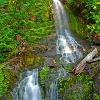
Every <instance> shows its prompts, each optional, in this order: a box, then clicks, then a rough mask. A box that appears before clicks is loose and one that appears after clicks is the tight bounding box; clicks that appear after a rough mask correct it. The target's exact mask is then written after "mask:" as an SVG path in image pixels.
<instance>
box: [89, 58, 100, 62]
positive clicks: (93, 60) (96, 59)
mask: <svg viewBox="0 0 100 100" xmlns="http://www.w3.org/2000/svg"><path fill="white" fill-rule="evenodd" d="M99 60H100V57H98V58H95V59H92V60H90V61H88V63H93V62H96V61H99Z"/></svg>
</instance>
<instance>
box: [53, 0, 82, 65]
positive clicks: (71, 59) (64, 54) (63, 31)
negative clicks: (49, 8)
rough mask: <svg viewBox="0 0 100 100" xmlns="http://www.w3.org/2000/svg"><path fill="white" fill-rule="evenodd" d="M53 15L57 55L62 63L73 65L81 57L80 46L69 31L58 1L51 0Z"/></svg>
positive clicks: (62, 8) (65, 17)
mask: <svg viewBox="0 0 100 100" xmlns="http://www.w3.org/2000/svg"><path fill="white" fill-rule="evenodd" d="M53 13H54V20H55V25H56V33H57V37H58V39H57V54H60V55H61V60H62V61H65V62H66V63H75V62H76V60H77V59H80V58H81V57H82V53H81V50H80V47H81V45H80V44H78V43H77V41H76V40H75V38H74V37H73V36H72V34H71V32H70V30H69V26H68V20H67V19H68V18H67V15H66V13H65V10H64V7H63V5H62V3H61V2H60V1H59V0H53ZM73 24H74V23H73Z"/></svg>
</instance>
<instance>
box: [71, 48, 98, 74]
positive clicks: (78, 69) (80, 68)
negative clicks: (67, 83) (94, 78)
mask: <svg viewBox="0 0 100 100" xmlns="http://www.w3.org/2000/svg"><path fill="white" fill-rule="evenodd" d="M97 53H98V51H97V48H95V49H94V50H93V51H91V52H90V53H89V54H88V55H87V56H86V57H85V58H84V59H83V60H82V61H81V62H80V63H79V64H78V65H77V67H75V68H74V69H73V70H72V72H73V73H74V74H79V73H81V72H82V71H83V69H84V68H85V65H86V63H87V62H89V61H91V60H92V59H93V58H94V57H95V55H96V54H97Z"/></svg>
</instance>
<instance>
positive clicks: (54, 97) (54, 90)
mask: <svg viewBox="0 0 100 100" xmlns="http://www.w3.org/2000/svg"><path fill="white" fill-rule="evenodd" d="M57 73H58V75H57V78H55V79H54V80H53V81H52V82H51V85H50V89H49V93H50V99H49V100H59V99H58V85H57V83H58V80H59V79H61V78H63V77H67V76H68V75H69V73H68V72H66V70H65V69H64V68H62V67H61V68H60V69H59V70H58V71H57Z"/></svg>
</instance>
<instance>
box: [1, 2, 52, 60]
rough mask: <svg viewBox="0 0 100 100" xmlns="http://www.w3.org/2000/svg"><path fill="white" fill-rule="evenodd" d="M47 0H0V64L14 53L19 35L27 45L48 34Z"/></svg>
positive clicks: (49, 24)
mask: <svg viewBox="0 0 100 100" xmlns="http://www.w3.org/2000/svg"><path fill="white" fill-rule="evenodd" d="M50 4H51V2H50V1H49V0H47V1H43V0H0V62H4V61H5V60H6V59H7V58H9V56H11V55H14V54H15V53H16V47H17V45H18V44H19V42H18V41H17V40H16V38H15V37H16V35H17V34H19V35H21V36H22V38H23V39H24V40H26V41H27V42H29V43H33V44H34V42H37V41H38V40H39V39H41V38H42V37H43V36H45V35H48V34H50V33H51V32H52V31H53V29H52V25H53V22H52V20H51V19H50V17H49V16H50V15H49V13H50V9H51V8H50Z"/></svg>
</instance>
